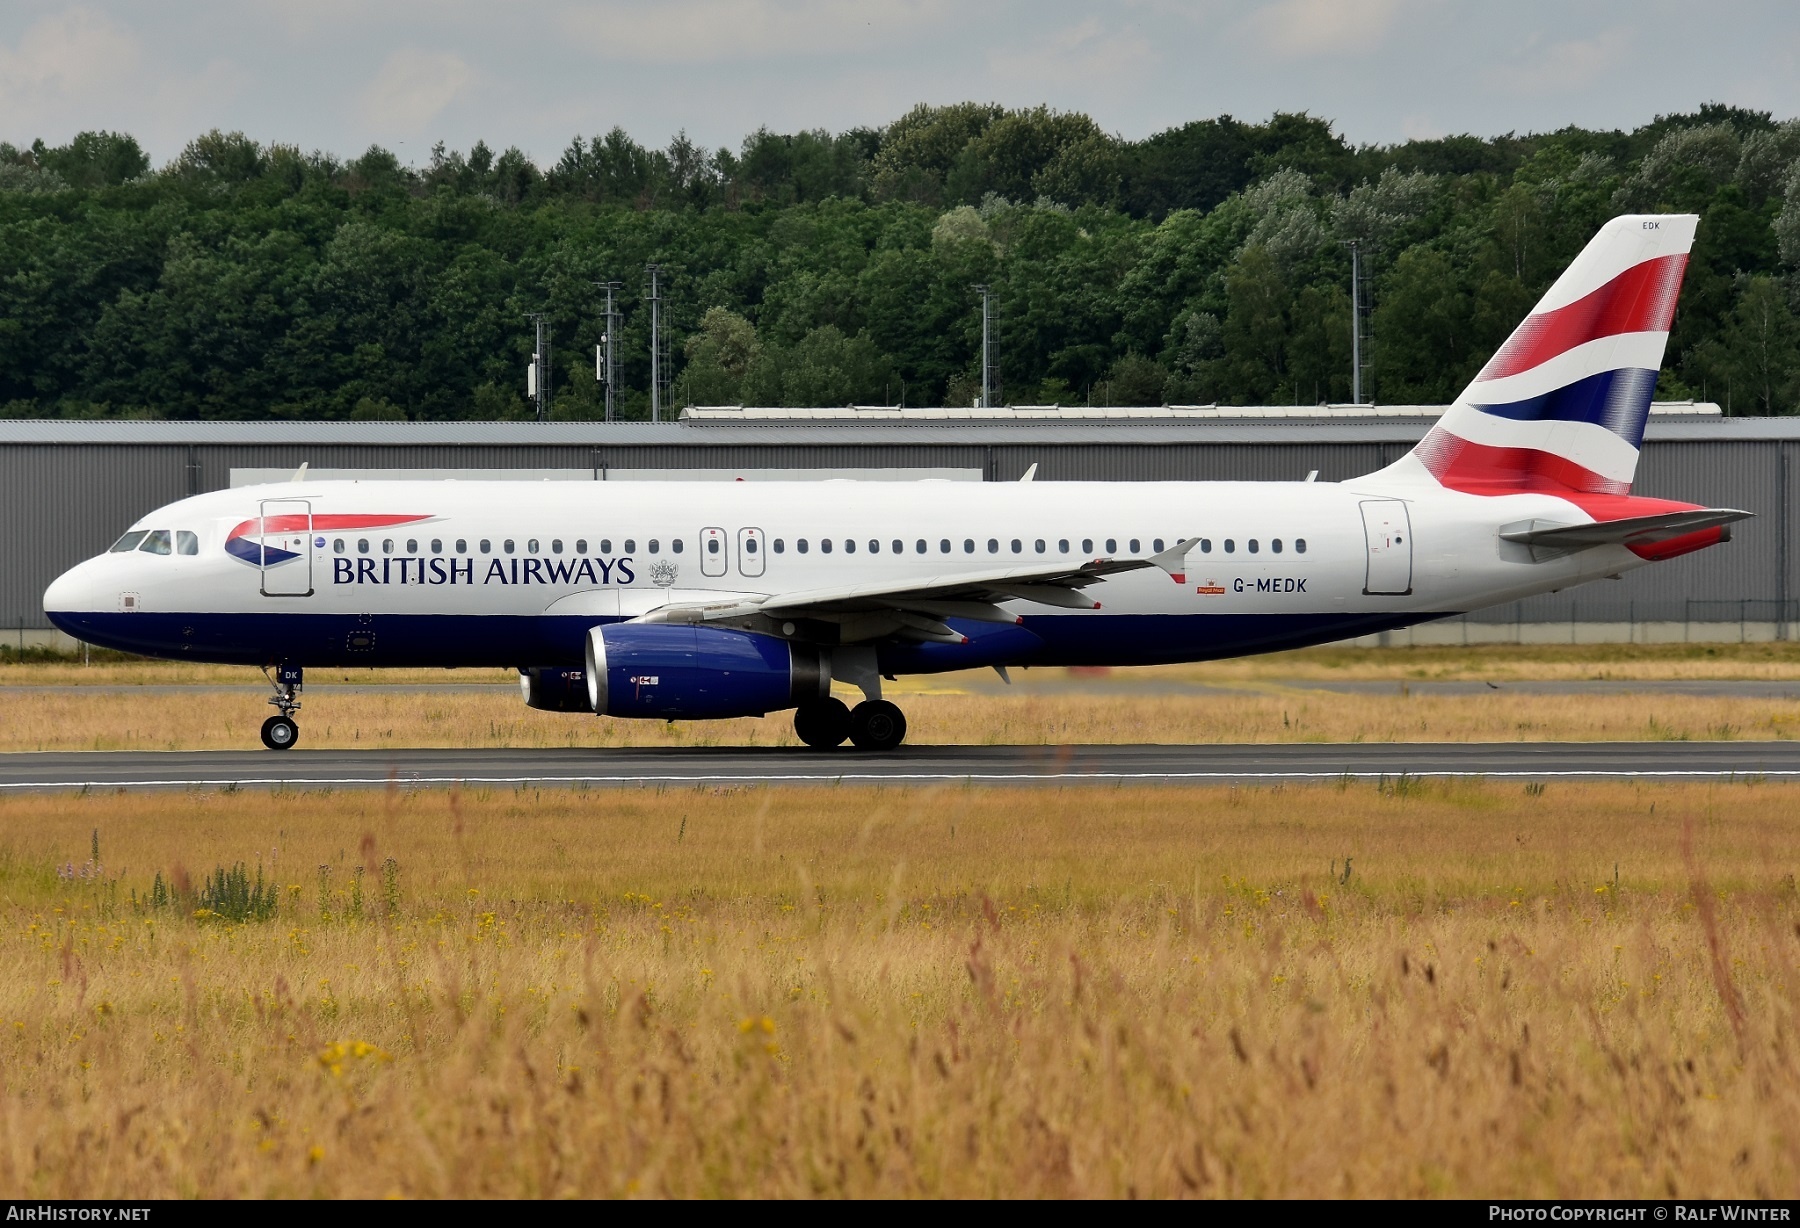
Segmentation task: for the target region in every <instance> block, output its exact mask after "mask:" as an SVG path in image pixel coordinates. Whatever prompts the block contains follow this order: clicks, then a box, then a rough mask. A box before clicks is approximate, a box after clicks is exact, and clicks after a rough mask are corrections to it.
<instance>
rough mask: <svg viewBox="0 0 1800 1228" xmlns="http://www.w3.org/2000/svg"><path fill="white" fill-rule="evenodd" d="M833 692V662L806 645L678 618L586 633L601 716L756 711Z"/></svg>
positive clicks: (694, 716)
mask: <svg viewBox="0 0 1800 1228" xmlns="http://www.w3.org/2000/svg"><path fill="white" fill-rule="evenodd" d="M830 694H831V662H830V659H829V658H828V657H827V656H826V655H825V653H824V652H822V651H821V650H820V649H818V648H816V647H814V646H812V645H810V644H793V643H789V642H788V641H786V640H778V639H776V638H774V637H773V636H768V635H757V634H754V633H752V632H749V631H731V630H725V629H722V628H715V627H696V626H692V625H687V624H681V623H608V624H607V625H605V626H601V627H595V628H593V629H592V630H590V631H589V632H588V638H587V698H588V705H589V707H590V708H592V710H593V711H594V712H597V713H599V714H600V715H601V716H648V717H658V718H661V719H665V720H675V719H681V720H707V719H715V718H721V717H731V716H761V715H762V714H763V713H765V712H775V711H778V710H780V709H782V708H793V707H798V706H799V705H800V704H803V703H807V702H808V701H810V700H815V699H823V698H825V697H826V696H828V695H830Z"/></svg>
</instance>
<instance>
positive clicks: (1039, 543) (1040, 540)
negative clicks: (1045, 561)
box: [1037, 537, 1067, 554]
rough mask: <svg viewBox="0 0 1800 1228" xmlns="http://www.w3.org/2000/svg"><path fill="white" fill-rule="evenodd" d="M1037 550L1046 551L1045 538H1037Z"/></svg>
mask: <svg viewBox="0 0 1800 1228" xmlns="http://www.w3.org/2000/svg"><path fill="white" fill-rule="evenodd" d="M1064 549H1067V547H1066V546H1065V547H1064ZM1037 552H1038V553H1039V554H1042V553H1043V552H1044V539H1043V538H1041V537H1040V538H1038V539H1037Z"/></svg>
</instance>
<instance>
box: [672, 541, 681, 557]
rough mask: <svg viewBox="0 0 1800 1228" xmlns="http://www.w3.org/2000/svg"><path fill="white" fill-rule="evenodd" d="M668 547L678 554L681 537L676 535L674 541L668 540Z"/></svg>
mask: <svg viewBox="0 0 1800 1228" xmlns="http://www.w3.org/2000/svg"><path fill="white" fill-rule="evenodd" d="M669 549H671V550H673V551H674V552H675V553H676V554H680V553H681V539H680V538H679V537H677V538H676V539H675V540H674V541H672V542H670V543H669Z"/></svg>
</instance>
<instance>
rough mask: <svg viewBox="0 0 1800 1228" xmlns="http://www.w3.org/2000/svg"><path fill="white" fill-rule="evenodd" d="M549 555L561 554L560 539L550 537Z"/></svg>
mask: <svg viewBox="0 0 1800 1228" xmlns="http://www.w3.org/2000/svg"><path fill="white" fill-rule="evenodd" d="M550 553H551V554H561V553H562V538H560V537H552V538H551V539H550Z"/></svg>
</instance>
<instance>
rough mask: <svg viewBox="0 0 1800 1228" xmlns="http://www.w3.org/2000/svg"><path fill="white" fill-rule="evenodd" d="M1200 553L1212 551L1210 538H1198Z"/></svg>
mask: <svg viewBox="0 0 1800 1228" xmlns="http://www.w3.org/2000/svg"><path fill="white" fill-rule="evenodd" d="M1200 553H1201V554H1211V553H1212V538H1210V537H1202V538H1201V539H1200Z"/></svg>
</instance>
